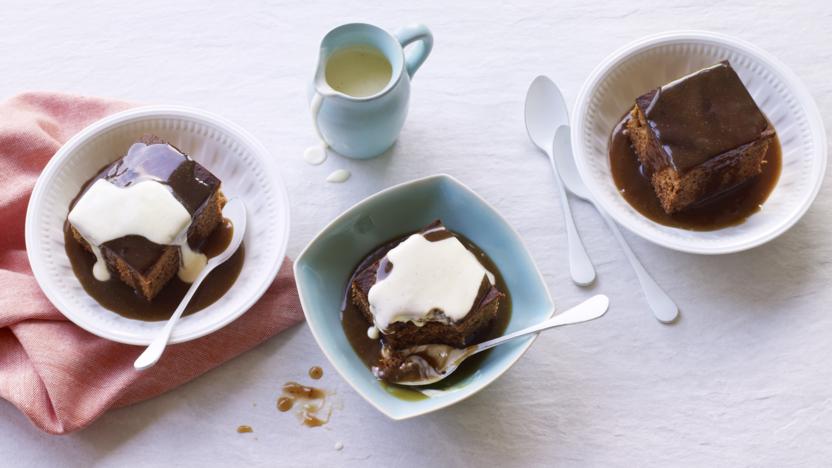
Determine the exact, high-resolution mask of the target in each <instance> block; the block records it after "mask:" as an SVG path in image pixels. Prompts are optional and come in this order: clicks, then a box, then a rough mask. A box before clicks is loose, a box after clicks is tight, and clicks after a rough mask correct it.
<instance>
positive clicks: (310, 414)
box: [277, 369, 332, 427]
mask: <svg viewBox="0 0 832 468" xmlns="http://www.w3.org/2000/svg"><path fill="white" fill-rule="evenodd" d="M310 374H311V369H310ZM282 390H283V394H282V395H281V396H280V398H278V399H277V409H278V410H279V411H281V412H287V411H289V410H290V409H292V408H293V407H297V408H298V411H297V413H296V414H297V416H298V419H299V420H300V422H301V424H303V425H304V426H307V427H319V426H323V425H324V424H326V423H328V422H329V418H330V416H331V415H332V406H331V405H329V404H327V403H328V402H327V398H326V397H327V393H326V392H325V391H324V390H321V389H320V388H315V387H309V386H306V385H301V384H299V383H297V382H286V383H285V384H284V385H283V388H282ZM324 413H325V416H324Z"/></svg>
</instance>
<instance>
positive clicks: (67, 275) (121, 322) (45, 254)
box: [26, 106, 289, 345]
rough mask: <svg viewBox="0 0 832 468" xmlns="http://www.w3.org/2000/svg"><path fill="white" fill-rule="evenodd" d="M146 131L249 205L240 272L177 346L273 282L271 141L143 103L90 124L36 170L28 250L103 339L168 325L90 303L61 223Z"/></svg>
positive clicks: (64, 307) (132, 339)
mask: <svg viewBox="0 0 832 468" xmlns="http://www.w3.org/2000/svg"><path fill="white" fill-rule="evenodd" d="M145 133H153V134H155V135H158V136H160V137H162V138H164V139H166V140H168V141H169V142H171V144H173V145H175V146H176V147H178V148H179V149H181V150H182V151H184V152H185V153H187V154H188V155H190V156H191V157H192V158H193V159H194V160H196V161H197V162H199V163H200V164H202V165H204V166H205V167H207V168H208V169H209V170H210V171H211V172H213V173H214V174H215V175H216V176H217V177H219V178H220V180H222V190H223V192H224V193H225V195H226V196H227V197H229V198H232V197H240V198H242V200H243V201H244V202H245V204H246V208H247V211H248V227H247V230H246V235H245V238H244V243H245V246H246V249H245V261H244V263H243V268H242V271H241V272H240V276H239V278H237V281H236V282H235V283H234V285H233V286H232V287H231V289H230V290H229V291H228V292H227V293H226V294H225V295H224V296H223V297H222V298H220V299H219V300H218V301H217V302H215V303H214V304H212V305H211V306H209V307H207V308H205V309H203V310H201V311H199V312H196V313H194V314H193V315H190V316H187V317H184V318H183V319H182V320H181V321H180V322H179V324H178V325H177V326H176V329H175V330H174V331H173V336H172V338H171V342H173V343H179V342H183V341H188V340H192V339H195V338H199V337H201V336H204V335H207V334H209V333H211V332H214V331H216V330H218V329H220V328H222V327H223V326H225V325H227V324H229V323H231V322H232V321H233V320H234V319H236V318H237V317H239V316H240V315H242V314H243V313H244V312H245V311H246V310H248V309H249V308H250V307H251V306H252V305H253V304H254V302H255V301H257V299H259V298H260V296H261V295H262V294H263V292H265V290H266V288H267V287H268V286H269V285H270V284H271V283H272V280H273V279H274V277H275V275H276V274H277V271H278V269H279V268H280V265H281V262H282V261H283V257H284V255H285V253H286V243H287V241H288V238H289V200H288V195H287V192H286V187H285V185H284V184H283V180H282V179H281V177H280V174H279V173H278V170H277V167H276V164H275V162H274V160H273V158H272V157H271V155H270V154H269V153H268V151H267V150H266V148H265V147H264V146H263V145H262V144H261V143H259V142H258V141H257V140H255V139H254V137H252V136H251V135H250V134H249V133H248V132H246V131H245V130H243V129H242V128H240V127H238V126H237V125H235V124H233V123H231V122H229V121H227V120H225V119H222V118H220V117H217V116H215V115H212V114H209V113H207V112H203V111H200V110H196V109H189V108H183V107H177V106H147V107H140V108H136V109H132V110H128V111H125V112H120V113H118V114H115V115H112V116H110V117H107V118H104V119H102V120H100V121H98V122H96V123H94V124H92V125H90V126H89V127H87V128H85V129H84V130H82V131H81V132H80V133H78V134H77V135H75V136H74V137H72V138H71V139H70V140H69V141H68V142H67V143H66V144H65V145H64V146H62V147H61V149H60V150H58V152H57V153H55V156H53V157H52V159H51V160H50V161H49V163H48V164H47V165H46V168H45V169H44V170H43V172H42V173H41V175H40V177H38V180H37V183H36V184H35V188H34V191H33V192H32V197H31V199H30V201H29V208H28V211H27V213H26V250H27V252H28V255H29V263H30V264H31V265H32V271H33V273H34V275H35V278H36V279H37V281H38V284H40V287H41V289H43V292H44V293H45V294H46V296H47V297H48V298H49V300H50V301H52V303H53V304H54V305H55V307H57V308H58V310H60V311H61V312H62V313H63V314H64V315H65V316H66V317H67V318H69V319H70V320H72V321H73V322H75V323H76V324H77V325H78V326H80V327H81V328H84V329H85V330H87V331H89V332H91V333H94V334H96V335H98V336H100V337H102V338H107V339H110V340H113V341H118V342H120V343H127V344H137V345H146V344H149V343H150V342H151V340H152V339H153V338H154V337H155V336H156V335H157V334H158V332H159V331H160V330H161V328H162V326H163V324H164V323H163V322H143V321H139V320H131V319H127V318H124V317H122V316H120V315H118V314H116V313H114V312H112V311H109V310H107V309H105V308H103V307H101V306H100V305H99V304H98V303H97V302H96V301H95V300H93V299H92V298H91V297H90V296H89V295H88V294H87V293H86V292H85V291H84V289H83V288H82V287H81V283H80V282H79V281H78V279H77V278H76V277H75V274H74V273H73V272H72V267H71V266H70V263H69V259H68V258H67V256H66V252H65V250H64V237H63V228H62V227H63V223H64V220H65V219H66V216H67V210H68V207H69V203H70V201H71V200H72V198H73V197H75V196H76V195H77V193H78V191H79V190H80V188H81V186H82V185H83V183H84V182H85V181H86V180H88V179H89V178H90V177H92V176H93V175H94V174H95V173H96V171H98V170H99V169H100V168H101V167H103V166H104V165H106V164H108V163H110V162H112V161H114V160H116V159H118V158H119V157H121V156H122V155H124V154H125V153H126V152H127V149H128V148H129V147H130V144H131V143H132V142H133V141H135V140H136V139H137V138H138V137H140V136H141V135H143V134H145Z"/></svg>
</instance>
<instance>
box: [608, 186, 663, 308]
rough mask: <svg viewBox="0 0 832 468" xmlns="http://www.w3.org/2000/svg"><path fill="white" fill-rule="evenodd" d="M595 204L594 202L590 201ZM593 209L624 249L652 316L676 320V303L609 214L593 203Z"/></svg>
mask: <svg viewBox="0 0 832 468" xmlns="http://www.w3.org/2000/svg"><path fill="white" fill-rule="evenodd" d="M592 204H593V205H595V202H592ZM595 209H596V210H597V211H598V213H599V214H600V215H601V217H602V218H604V221H605V222H606V223H607V226H609V228H610V230H611V231H612V234H613V236H614V237H615V238H616V240H618V244H619V245H621V250H623V251H624V255H625V256H626V257H627V260H629V261H630V265H631V266H632V267H633V270H634V271H635V272H636V277H637V278H638V282H639V284H641V289H642V291H644V296H645V297H646V298H647V304H648V305H649V306H650V309H651V310H652V311H653V316H655V317H656V320H658V321H659V322H662V323H671V322H673V321H674V320H676V317H678V316H679V308H678V307H677V306H676V303H675V302H673V299H671V298H670V296H668V295H667V293H666V292H664V289H662V287H661V286H659V285H658V283H656V280H654V279H653V277H652V276H650V273H648V272H647V270H645V269H644V266H643V265H642V264H641V262H640V261H639V259H638V257H636V254H635V253H634V252H633V249H631V248H630V244H628V243H627V241H626V240H625V239H624V236H622V235H621V231H620V230H619V229H618V224H616V223H615V221H613V219H612V218H610V215H608V214H607V212H606V211H604V210H603V209H602V208H601V207H600V206H598V205H595Z"/></svg>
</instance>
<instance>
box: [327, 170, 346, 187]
mask: <svg viewBox="0 0 832 468" xmlns="http://www.w3.org/2000/svg"><path fill="white" fill-rule="evenodd" d="M350 175H351V174H350V171H348V170H346V169H338V170H336V171H332V173H331V174H329V175H328V176H326V181H327V182H331V183H334V184H340V183H342V182H346V181H347V179H349V178H350Z"/></svg>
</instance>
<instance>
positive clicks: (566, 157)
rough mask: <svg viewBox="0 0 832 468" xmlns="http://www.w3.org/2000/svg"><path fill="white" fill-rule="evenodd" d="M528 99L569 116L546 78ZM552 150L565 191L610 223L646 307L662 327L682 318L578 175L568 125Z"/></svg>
mask: <svg viewBox="0 0 832 468" xmlns="http://www.w3.org/2000/svg"><path fill="white" fill-rule="evenodd" d="M529 95H530V96H531V95H534V99H535V100H537V101H539V102H547V103H549V105H550V106H553V107H556V106H563V109H561V110H559V111H553V112H558V113H566V112H567V110H566V104H565V103H564V101H563V96H562V95H561V92H560V90H559V89H558V87H557V85H556V84H555V83H554V82H552V80H550V79H549V78H548V77H546V76H538V77H537V78H536V79H535V80H534V82H532V85H531V86H530V87H529ZM527 99H528V98H527ZM567 122H568V120H567ZM553 148H554V154H555V157H554V164H555V166H556V167H557V171H558V174H560V178H561V180H562V181H563V184H564V185H565V186H566V189H567V190H569V191H570V192H572V194H574V195H575V196H576V197H578V198H581V199H583V200H585V201H587V202H589V203H590V204H592V206H594V207H595V209H596V210H597V211H598V214H600V215H601V218H603V219H604V221H605V222H606V223H607V226H609V228H610V230H611V231H612V234H613V236H614V237H615V239H616V240H617V241H618V243H619V245H620V246H621V249H622V250H623V251H624V255H625V256H626V257H627V260H629V262H630V265H631V266H632V267H633V270H635V273H636V277H637V278H638V282H639V284H641V289H642V291H644V296H645V297H646V299H647V304H648V305H649V306H650V309H651V310H652V311H653V315H654V316H655V317H656V319H657V320H658V321H660V322H662V323H671V322H673V321H674V320H676V317H678V316H679V308H678V307H677V306H676V303H674V302H673V299H671V298H670V296H668V295H667V293H666V292H664V290H663V289H662V288H661V286H659V285H658V283H656V280H654V279H653V277H652V276H650V273H648V272H647V270H645V269H644V266H643V265H642V264H641V262H640V261H639V260H638V258H637V257H636V254H635V253H633V250H632V249H631V248H630V246H629V244H627V241H626V240H625V239H624V236H622V235H621V231H620V230H619V229H618V225H617V224H616V223H615V221H613V219H612V218H611V217H610V215H608V214H607V212H606V211H604V210H603V209H601V207H600V206H598V204H597V203H596V202H595V200H593V199H592V196H591V195H590V193H589V189H588V188H587V187H586V185H585V184H584V181H583V179H581V175H580V174H579V173H578V167H577V166H576V165H575V158H574V157H573V156H572V142H571V141H570V137H569V126H568V124H564V125H561V126H560V127H558V128H557V129H556V130H555V135H554V142H553ZM610 183H612V181H610Z"/></svg>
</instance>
